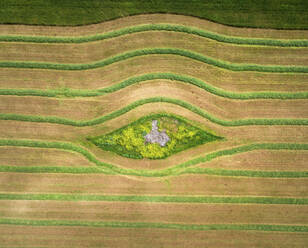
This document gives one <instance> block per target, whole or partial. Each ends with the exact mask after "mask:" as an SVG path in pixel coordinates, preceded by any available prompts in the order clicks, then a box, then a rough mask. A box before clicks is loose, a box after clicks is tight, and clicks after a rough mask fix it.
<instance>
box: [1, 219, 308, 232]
mask: <svg viewBox="0 0 308 248" xmlns="http://www.w3.org/2000/svg"><path fill="white" fill-rule="evenodd" d="M0 224H2V225H24V226H87V227H89V226H90V227H112V228H160V229H174V230H183V231H185V230H199V231H210V230H245V231H247V230H251V231H270V232H308V226H305V225H266V224H207V225H202V224H178V223H158V222H117V221H113V222H103V221H81V220H29V219H11V218H10V219H6V218H2V219H0Z"/></svg>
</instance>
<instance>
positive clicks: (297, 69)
mask: <svg viewBox="0 0 308 248" xmlns="http://www.w3.org/2000/svg"><path fill="white" fill-rule="evenodd" d="M155 54H165V55H167V54H169V55H178V56H183V57H186V58H190V59H192V60H197V61H200V62H203V63H206V64H209V65H213V66H216V67H220V68H223V69H227V70H231V71H257V72H273V73H289V72H291V73H307V72H308V67H307V66H280V65H259V64H244V63H242V64H237V63H230V62H226V61H222V60H216V59H214V58H210V57H207V56H204V55H201V54H198V53H194V52H191V51H188V50H182V49H175V48H150V49H149V48H147V49H140V50H134V51H130V52H126V53H123V54H119V55H116V56H113V57H110V58H107V59H104V60H100V61H96V62H92V63H84V64H61V63H48V62H25V61H0V68H27V69H49V70H89V69H95V68H101V67H104V66H107V65H110V64H113V63H116V62H119V61H123V60H127V59H130V58H134V57H138V56H145V55H155Z"/></svg>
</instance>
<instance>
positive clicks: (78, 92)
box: [0, 73, 308, 100]
mask: <svg viewBox="0 0 308 248" xmlns="http://www.w3.org/2000/svg"><path fill="white" fill-rule="evenodd" d="M155 79H167V80H171V81H176V82H177V81H179V82H182V83H187V84H190V85H194V86H196V87H199V88H201V89H203V90H205V91H207V92H209V93H211V94H214V95H217V96H220V97H225V98H230V99H237V100H251V99H308V92H295V93H290V92H244V93H238V92H232V91H226V90H224V89H221V88H217V87H215V86H213V85H211V84H207V83H206V82H204V81H202V80H200V79H198V78H194V77H190V76H186V75H179V74H175V73H148V74H144V75H141V76H135V77H131V78H128V79H126V80H123V81H122V82H120V83H117V84H114V85H111V86H109V87H106V88H102V89H97V90H86V89H69V88H65V89H59V90H53V89H46V90H41V89H0V95H16V96H42V97H96V96H102V95H105V94H108V93H112V92H115V91H118V90H121V89H123V88H126V87H129V86H131V85H134V84H137V83H141V82H146V81H149V80H155Z"/></svg>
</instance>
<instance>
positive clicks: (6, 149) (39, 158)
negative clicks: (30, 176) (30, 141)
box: [0, 146, 93, 166]
mask: <svg viewBox="0 0 308 248" xmlns="http://www.w3.org/2000/svg"><path fill="white" fill-rule="evenodd" d="M17 154H18V156H16V155H17ZM0 161H1V164H2V165H10V166H93V164H92V163H91V162H89V160H87V159H86V158H84V157H83V156H82V155H80V154H79V153H75V152H69V151H62V150H59V149H57V150H56V149H44V148H32V147H12V146H3V147H0Z"/></svg>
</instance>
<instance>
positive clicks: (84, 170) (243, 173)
mask: <svg viewBox="0 0 308 248" xmlns="http://www.w3.org/2000/svg"><path fill="white" fill-rule="evenodd" d="M0 172H17V173H68V174H92V173H94V174H100V173H103V174H109V175H115V174H117V173H115V172H112V171H103V170H101V169H100V168H97V167H84V166H74V167H72V166H10V165H0ZM179 174H181V175H182V174H199V175H200V174H205V175H215V176H230V177H260V178H304V177H308V171H259V170H258V171H254V170H227V169H218V168H187V169H186V170H184V171H182V172H181V173H179Z"/></svg>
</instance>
